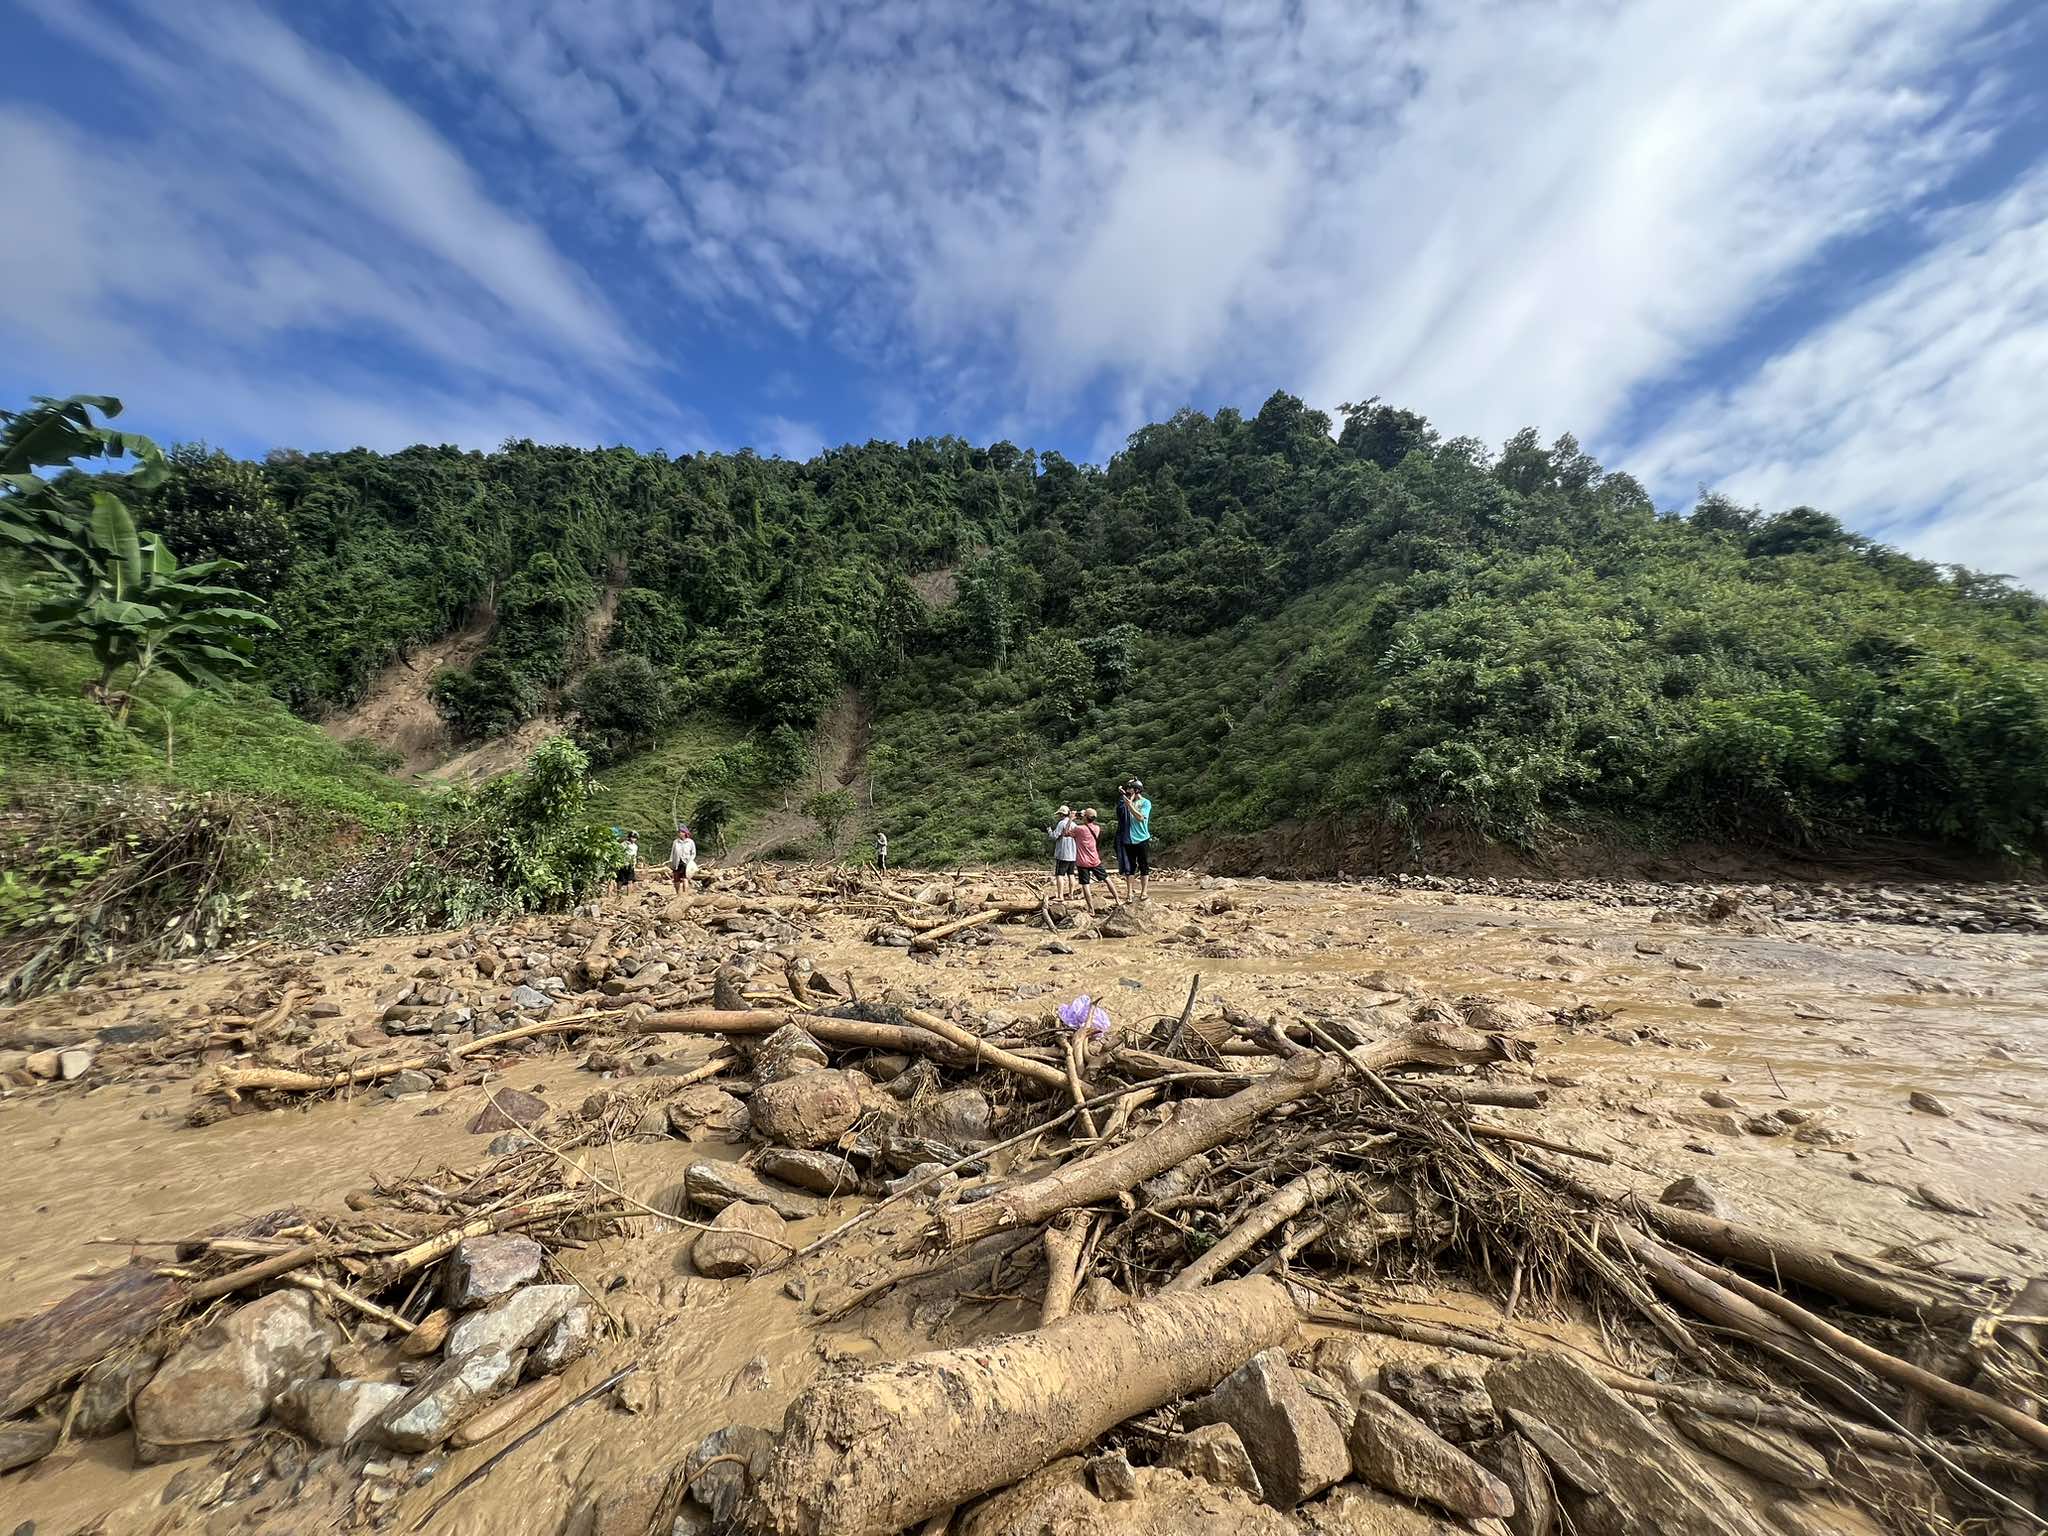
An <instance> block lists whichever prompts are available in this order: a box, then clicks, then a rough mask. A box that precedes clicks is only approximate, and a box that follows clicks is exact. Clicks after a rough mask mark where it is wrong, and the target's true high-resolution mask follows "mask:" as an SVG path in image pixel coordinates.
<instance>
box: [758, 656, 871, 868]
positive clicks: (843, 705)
mask: <svg viewBox="0 0 2048 1536" xmlns="http://www.w3.org/2000/svg"><path fill="white" fill-rule="evenodd" d="M869 724H870V721H869V714H868V706H867V701H866V700H865V699H863V698H862V697H861V694H860V690H859V689H857V688H848V689H847V690H846V691H845V692H843V693H841V694H840V695H839V698H838V700H837V701H836V702H835V703H834V704H833V706H832V707H831V708H830V709H829V710H827V711H826V712H825V717H824V718H823V719H822V720H820V721H819V722H818V731H817V735H816V736H815V737H813V738H812V742H811V762H812V765H813V766H812V769H811V773H810V776H809V777H808V778H807V779H805V780H804V782H803V783H802V784H801V785H798V786H793V787H792V788H791V789H790V791H789V793H788V794H787V795H786V796H784V798H783V808H782V809H781V810H779V811H773V812H770V813H769V814H768V815H767V816H764V817H763V818H762V819H761V820H760V821H758V822H756V823H755V824H754V825H753V826H752V827H750V828H748V830H747V835H746V836H745V837H744V838H742V839H741V840H740V841H739V842H737V843H735V844H734V845H733V848H732V851H731V852H730V853H728V854H726V855H725V856H724V858H723V860H722V861H721V862H724V863H729V864H744V863H746V862H747V861H748V860H749V859H758V858H760V857H762V856H763V855H764V854H767V853H771V852H773V851H774V850H775V849H777V848H780V847H781V846H783V845H784V844H785V843H792V842H796V841H798V840H800V839H802V838H806V837H809V836H810V835H811V833H813V832H814V831H815V830H816V829H817V823H816V822H814V821H812V820H811V818H810V817H808V816H806V815H805V814H804V813H803V812H802V811H800V810H798V809H797V807H798V806H800V805H802V804H803V803H804V801H806V800H808V799H809V798H810V797H811V796H812V795H815V794H818V793H820V792H822V791H825V790H833V789H851V790H853V791H855V793H856V794H858V795H860V797H861V803H862V805H863V806H865V805H866V804H867V795H866V786H867V777H868V734H869V729H868V728H869Z"/></svg>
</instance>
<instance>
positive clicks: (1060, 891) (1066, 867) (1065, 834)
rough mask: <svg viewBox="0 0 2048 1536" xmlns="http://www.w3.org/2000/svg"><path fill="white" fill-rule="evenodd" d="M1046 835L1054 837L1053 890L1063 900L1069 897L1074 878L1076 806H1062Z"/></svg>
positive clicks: (1046, 830)
mask: <svg viewBox="0 0 2048 1536" xmlns="http://www.w3.org/2000/svg"><path fill="white" fill-rule="evenodd" d="M1045 835H1046V836H1047V837H1049V838H1051V839H1052V891H1053V895H1054V896H1055V897H1057V898H1058V899H1059V900H1061V901H1065V900H1066V899H1067V895H1068V891H1069V887H1068V882H1069V881H1070V880H1072V879H1073V878H1074V808H1073V807H1072V806H1071V805H1063V806H1061V807H1060V813H1059V815H1058V816H1056V817H1055V818H1054V819H1053V824H1052V825H1051V826H1049V827H1047V828H1046V829H1045Z"/></svg>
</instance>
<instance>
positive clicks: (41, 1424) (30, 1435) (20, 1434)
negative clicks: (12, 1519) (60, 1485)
mask: <svg viewBox="0 0 2048 1536" xmlns="http://www.w3.org/2000/svg"><path fill="white" fill-rule="evenodd" d="M61 1427H62V1426H61V1425H60V1424H59V1423H58V1421H57V1420H55V1419H20V1420H15V1421H11V1422H9V1423H6V1424H0V1472H12V1471H13V1470H14V1469H15V1468H16V1467H25V1466H27V1465H28V1464H29V1463H30V1462H32V1461H41V1460H42V1459H43V1458H44V1457H45V1456H47V1455H49V1454H50V1452H52V1451H54V1450H55V1449H57V1432H58V1430H59V1429H60V1428H61ZM17 1529H18V1528H17ZM34 1529H35V1525H34V1522H33V1521H31V1522H29V1530H30V1532H31V1536H33V1532H34Z"/></svg>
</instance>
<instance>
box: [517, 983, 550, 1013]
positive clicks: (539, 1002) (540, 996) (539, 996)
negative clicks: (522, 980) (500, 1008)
mask: <svg viewBox="0 0 2048 1536" xmlns="http://www.w3.org/2000/svg"><path fill="white" fill-rule="evenodd" d="M554 1002H555V1000H554V999H553V998H552V997H549V996H548V995H547V993H545V992H543V991H541V990H540V988H538V987H528V986H518V987H514V988H513V989H512V1006H513V1007H514V1008H551V1007H553V1006H554Z"/></svg>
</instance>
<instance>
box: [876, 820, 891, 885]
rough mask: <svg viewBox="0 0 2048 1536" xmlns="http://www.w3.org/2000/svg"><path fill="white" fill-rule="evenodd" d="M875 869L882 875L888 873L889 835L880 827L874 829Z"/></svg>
mask: <svg viewBox="0 0 2048 1536" xmlns="http://www.w3.org/2000/svg"><path fill="white" fill-rule="evenodd" d="M875 868H876V869H878V870H880V871H881V872H882V873H883V874H887V873H888V872H889V834H888V833H886V832H884V831H883V830H882V829H881V828H880V827H877V828H875Z"/></svg>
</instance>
